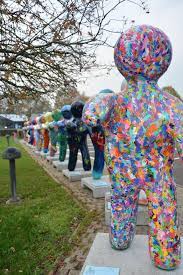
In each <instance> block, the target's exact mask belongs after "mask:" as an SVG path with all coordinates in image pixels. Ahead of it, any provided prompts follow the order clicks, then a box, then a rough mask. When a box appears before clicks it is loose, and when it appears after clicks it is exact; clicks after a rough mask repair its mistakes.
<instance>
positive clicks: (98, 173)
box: [90, 89, 113, 180]
mask: <svg viewBox="0 0 183 275" xmlns="http://www.w3.org/2000/svg"><path fill="white" fill-rule="evenodd" d="M110 93H113V91H112V90H110V89H104V90H102V91H100V92H99V94H98V95H96V96H97V97H104V96H105V95H107V94H110ZM90 137H91V140H92V143H93V147H94V151H95V158H94V165H93V171H92V176H93V179H96V180H97V179H100V178H101V177H102V174H103V170H104V147H105V135H104V130H103V128H102V125H101V123H100V121H98V123H97V125H95V126H93V127H91V134H90Z"/></svg>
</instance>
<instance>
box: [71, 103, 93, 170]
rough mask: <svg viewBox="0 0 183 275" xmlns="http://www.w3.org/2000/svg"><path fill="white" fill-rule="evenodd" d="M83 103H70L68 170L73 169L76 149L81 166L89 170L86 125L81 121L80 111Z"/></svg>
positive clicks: (75, 160) (87, 131)
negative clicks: (79, 154)
mask: <svg viewBox="0 0 183 275" xmlns="http://www.w3.org/2000/svg"><path fill="white" fill-rule="evenodd" d="M83 107H84V103H83V102H81V101H76V102H74V103H72V105H71V113H72V116H73V119H72V121H70V122H68V123H67V133H68V145H69V151H70V153H69V164H68V169H69V171H74V169H75V167H76V162H77V155H78V151H79V150H80V151H81V155H82V160H83V168H84V170H85V171H89V170H91V161H90V155H89V150H88V146H87V135H88V134H89V130H88V127H87V126H86V124H85V123H84V122H83V121H82V119H81V117H82V111H83Z"/></svg>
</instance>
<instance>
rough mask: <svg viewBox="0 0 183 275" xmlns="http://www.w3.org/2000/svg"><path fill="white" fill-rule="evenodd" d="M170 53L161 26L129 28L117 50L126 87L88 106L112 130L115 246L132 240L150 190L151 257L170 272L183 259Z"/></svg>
mask: <svg viewBox="0 0 183 275" xmlns="http://www.w3.org/2000/svg"><path fill="white" fill-rule="evenodd" d="M171 58H172V47H171V43H170V41H169V39H168V37H167V36H166V35H165V34H164V33H163V32H162V31H161V30H159V29H157V28H154V27H152V26H148V25H142V26H135V27H132V28H130V29H129V30H128V31H127V32H125V33H123V34H122V35H121V37H120V38H119V40H118V42H117V44H116V47H115V50H114V59H115V64H116V66H117V68H118V70H119V71H120V73H121V74H122V75H123V76H124V77H125V78H126V80H127V83H128V89H127V91H123V92H122V93H121V94H119V95H109V96H106V97H104V98H103V99H101V100H100V99H98V98H96V99H93V100H91V101H90V102H88V103H87V104H86V105H85V109H84V110H83V120H84V121H85V122H86V123H87V124H89V125H95V124H96V123H97V120H98V119H100V122H101V124H102V126H103V128H104V131H105V137H106V146H107V150H106V151H107V166H108V171H109V173H110V176H111V179H112V190H111V226H110V241H111V244H112V247H113V248H116V249H125V248H128V247H129V245H130V244H131V242H132V240H133V237H134V234H135V226H136V219H137V202H138V196H139V191H140V189H143V190H144V191H145V193H146V195H147V200H148V214H149V252H150V256H151V259H152V261H153V263H154V264H155V265H156V266H157V267H159V268H162V269H166V270H171V269H174V268H176V267H177V266H178V265H179V264H180V258H181V248H180V233H179V230H178V220H177V200H176V185H175V182H174V178H173V162H174V152H175V145H176V144H177V145H178V146H177V148H178V152H179V154H180V156H181V158H182V159H183V156H182V151H183V138H182V129H183V128H182V125H181V123H182V113H181V112H182V109H183V106H182V103H181V102H180V101H179V100H178V99H176V98H175V97H174V96H172V95H170V94H168V93H166V92H163V91H162V90H161V89H160V88H159V87H158V85H157V81H158V79H159V78H160V77H161V75H163V74H164V72H165V71H166V70H167V68H168V66H169V64H170V62H171Z"/></svg>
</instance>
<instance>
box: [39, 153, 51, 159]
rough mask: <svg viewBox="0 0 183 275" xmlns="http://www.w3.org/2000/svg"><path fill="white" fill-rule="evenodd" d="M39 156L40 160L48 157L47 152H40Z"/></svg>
mask: <svg viewBox="0 0 183 275" xmlns="http://www.w3.org/2000/svg"><path fill="white" fill-rule="evenodd" d="M40 156H41V158H43V159H45V158H46V157H48V156H49V152H48V153H44V152H41V154H40Z"/></svg>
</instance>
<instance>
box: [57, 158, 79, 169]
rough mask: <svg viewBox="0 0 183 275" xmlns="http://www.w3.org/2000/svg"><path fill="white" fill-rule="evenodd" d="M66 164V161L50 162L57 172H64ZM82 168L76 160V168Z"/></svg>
mask: <svg viewBox="0 0 183 275" xmlns="http://www.w3.org/2000/svg"><path fill="white" fill-rule="evenodd" d="M68 163H69V161H68V160H65V161H62V162H61V161H59V160H56V161H53V162H52V164H53V167H55V168H56V169H57V170H58V171H63V170H66V169H67V168H68ZM82 167H83V163H82V161H81V160H78V161H77V164H76V168H82Z"/></svg>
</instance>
